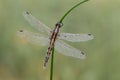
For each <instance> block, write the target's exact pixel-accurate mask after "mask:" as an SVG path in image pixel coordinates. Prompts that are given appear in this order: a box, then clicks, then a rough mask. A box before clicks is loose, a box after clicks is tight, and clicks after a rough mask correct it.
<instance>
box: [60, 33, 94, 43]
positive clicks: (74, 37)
mask: <svg viewBox="0 0 120 80" xmlns="http://www.w3.org/2000/svg"><path fill="white" fill-rule="evenodd" d="M58 38H59V39H63V40H67V41H71V42H81V41H88V40H91V39H93V38H94V36H93V35H91V34H71V33H59V35H58Z"/></svg>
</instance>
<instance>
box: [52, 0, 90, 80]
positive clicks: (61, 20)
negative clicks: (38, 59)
mask: <svg viewBox="0 0 120 80" xmlns="http://www.w3.org/2000/svg"><path fill="white" fill-rule="evenodd" d="M87 1H89V0H84V1H82V2H80V3H78V4H76V5H75V6H73V7H72V8H70V9H69V10H68V11H67V12H66V13H65V14H64V15H63V17H62V18H61V19H60V21H59V23H62V22H63V20H64V19H65V17H66V16H67V15H68V14H69V13H70V12H71V11H72V10H73V9H75V8H76V7H78V6H79V5H80V4H82V3H84V2H87ZM53 66H54V46H53V48H52V57H51V67H50V80H53Z"/></svg>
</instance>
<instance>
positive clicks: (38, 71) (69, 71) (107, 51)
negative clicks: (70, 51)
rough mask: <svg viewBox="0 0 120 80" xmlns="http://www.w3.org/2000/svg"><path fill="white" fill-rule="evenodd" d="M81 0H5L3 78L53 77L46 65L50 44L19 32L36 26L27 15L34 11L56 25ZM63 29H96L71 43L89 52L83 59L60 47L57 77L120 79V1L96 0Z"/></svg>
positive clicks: (1, 9)
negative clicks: (41, 43)
mask: <svg viewBox="0 0 120 80" xmlns="http://www.w3.org/2000/svg"><path fill="white" fill-rule="evenodd" d="M79 1H81V0H0V80H49V68H50V66H49V65H50V64H48V66H47V69H46V70H43V67H42V66H43V62H44V56H45V54H46V51H47V46H46V47H42V46H37V45H33V44H30V43H28V42H27V41H25V40H24V39H20V38H19V37H18V36H16V32H17V31H18V30H19V29H21V28H24V29H27V30H29V31H36V32H38V31H37V30H35V29H34V28H32V27H31V26H30V25H29V24H28V23H27V22H26V21H25V19H24V17H23V16H22V12H23V11H29V12H31V13H32V15H34V16H35V17H36V18H38V19H39V20H40V21H42V22H44V23H45V24H46V25H48V26H50V27H51V28H54V24H55V23H56V22H58V20H59V19H60V18H61V17H62V16H63V14H64V13H65V12H66V11H67V10H68V9H69V8H71V7H72V6H73V5H75V4H76V3H78V2H79ZM63 22H64V27H62V28H61V32H70V33H91V34H93V35H94V36H95V38H94V40H91V41H88V42H83V43H82V42H81V43H70V42H67V43H69V44H70V45H72V46H74V47H76V48H78V49H80V50H81V51H83V52H85V53H86V54H87V59H85V60H79V59H75V58H72V57H67V56H64V55H61V54H57V52H55V53H56V54H55V62H54V80H120V35H119V34H120V0H90V1H88V2H86V3H85V4H82V5H81V6H79V7H78V8H76V9H75V10H74V11H73V12H72V13H70V14H69V15H68V16H67V17H66V18H65V20H64V21H63Z"/></svg>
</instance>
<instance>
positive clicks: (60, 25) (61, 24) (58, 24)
mask: <svg viewBox="0 0 120 80" xmlns="http://www.w3.org/2000/svg"><path fill="white" fill-rule="evenodd" d="M55 26H59V27H62V26H63V23H60V22H58V23H57V24H56V25H55Z"/></svg>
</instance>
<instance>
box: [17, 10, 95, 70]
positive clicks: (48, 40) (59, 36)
mask: <svg viewBox="0 0 120 80" xmlns="http://www.w3.org/2000/svg"><path fill="white" fill-rule="evenodd" d="M23 16H24V18H25V19H26V21H27V22H28V23H29V24H30V25H31V26H32V27H34V28H35V29H37V30H38V31H39V32H40V33H33V32H31V31H27V30H24V29H21V30H19V31H18V33H17V34H18V36H20V37H22V38H25V39H26V40H27V41H28V42H30V43H32V44H36V45H40V46H46V45H49V46H48V49H47V53H46V56H45V60H44V65H43V67H44V68H45V67H46V64H47V63H48V60H49V57H50V55H51V52H52V48H53V47H55V50H56V51H57V52H58V53H61V54H63V55H66V56H71V57H74V58H79V59H85V58H86V54H85V53H84V52H82V51H80V50H78V49H76V48H74V47H72V46H70V45H69V44H67V43H65V42H64V41H63V40H66V41H70V42H83V41H88V40H92V39H93V38H94V36H93V35H92V34H72V33H61V32H59V29H60V28H61V27H62V26H63V24H62V23H57V24H56V25H55V27H54V29H53V30H52V29H51V28H50V27H48V26H46V25H45V24H43V23H42V22H41V21H39V20H38V19H37V18H35V17H34V16H32V14H31V13H29V12H23Z"/></svg>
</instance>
